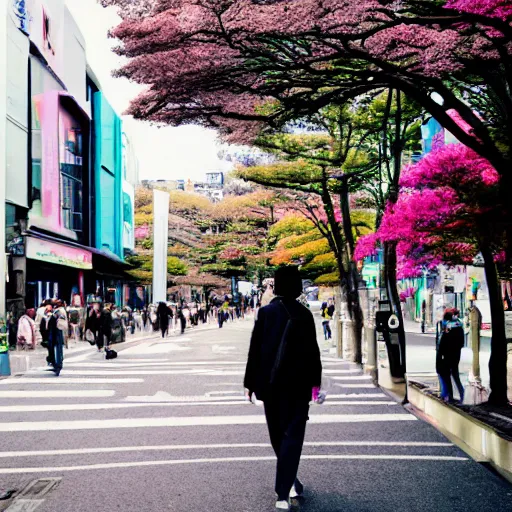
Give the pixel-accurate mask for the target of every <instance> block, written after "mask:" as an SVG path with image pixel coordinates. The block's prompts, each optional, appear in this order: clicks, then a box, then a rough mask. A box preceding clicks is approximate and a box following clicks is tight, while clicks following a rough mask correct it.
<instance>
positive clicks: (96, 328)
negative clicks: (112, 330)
mask: <svg viewBox="0 0 512 512" xmlns="http://www.w3.org/2000/svg"><path fill="white" fill-rule="evenodd" d="M89 332H90V333H91V334H88V333H89ZM100 332H101V311H100V305H99V304H98V303H97V302H96V303H94V304H93V305H92V307H91V308H90V309H89V311H88V313H87V318H86V319H85V337H86V338H90V337H91V335H92V338H90V340H89V339H88V341H90V342H91V344H92V343H94V344H95V345H96V346H97V347H98V349H99V340H98V338H99V336H100Z"/></svg>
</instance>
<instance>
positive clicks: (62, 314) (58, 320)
mask: <svg viewBox="0 0 512 512" xmlns="http://www.w3.org/2000/svg"><path fill="white" fill-rule="evenodd" d="M68 328H69V324H68V318H67V313H66V309H65V307H64V303H63V302H62V301H61V300H59V299H57V300H55V302H54V308H53V314H52V316H51V317H50V320H49V321H48V331H49V353H50V355H49V359H50V361H49V363H50V364H51V365H52V366H53V371H54V372H55V375H56V376H57V377H58V376H59V375H60V372H61V371H62V367H63V364H64V343H65V337H66V334H67V332H68Z"/></svg>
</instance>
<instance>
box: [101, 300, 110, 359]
mask: <svg viewBox="0 0 512 512" xmlns="http://www.w3.org/2000/svg"><path fill="white" fill-rule="evenodd" d="M111 340H112V311H111V306H110V304H105V306H104V307H103V309H102V310H101V313H100V330H99V336H98V342H97V346H98V352H102V351H103V347H104V346H105V341H106V346H107V348H108V346H109V345H110V342H111Z"/></svg>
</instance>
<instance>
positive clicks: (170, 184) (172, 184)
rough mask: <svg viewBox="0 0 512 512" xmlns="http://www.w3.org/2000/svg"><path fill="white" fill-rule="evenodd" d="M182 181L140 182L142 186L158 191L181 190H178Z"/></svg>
mask: <svg viewBox="0 0 512 512" xmlns="http://www.w3.org/2000/svg"><path fill="white" fill-rule="evenodd" d="M180 183H183V180H142V186H143V187H146V188H158V189H160V190H167V191H171V190H183V189H181V188H180V186H179V185H180Z"/></svg>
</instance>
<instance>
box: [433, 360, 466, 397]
mask: <svg viewBox="0 0 512 512" xmlns="http://www.w3.org/2000/svg"><path fill="white" fill-rule="evenodd" d="M459 361H460V356H459V358H456V359H454V360H453V361H449V362H448V363H446V364H445V365H444V367H443V368H442V370H441V372H440V373H439V376H440V378H441V388H442V389H441V396H442V398H448V400H453V385H452V377H453V381H454V382H455V385H456V386H457V390H458V391H459V397H460V401H461V402H462V401H463V400H464V386H463V385H462V382H461V380H460V375H459Z"/></svg>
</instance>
